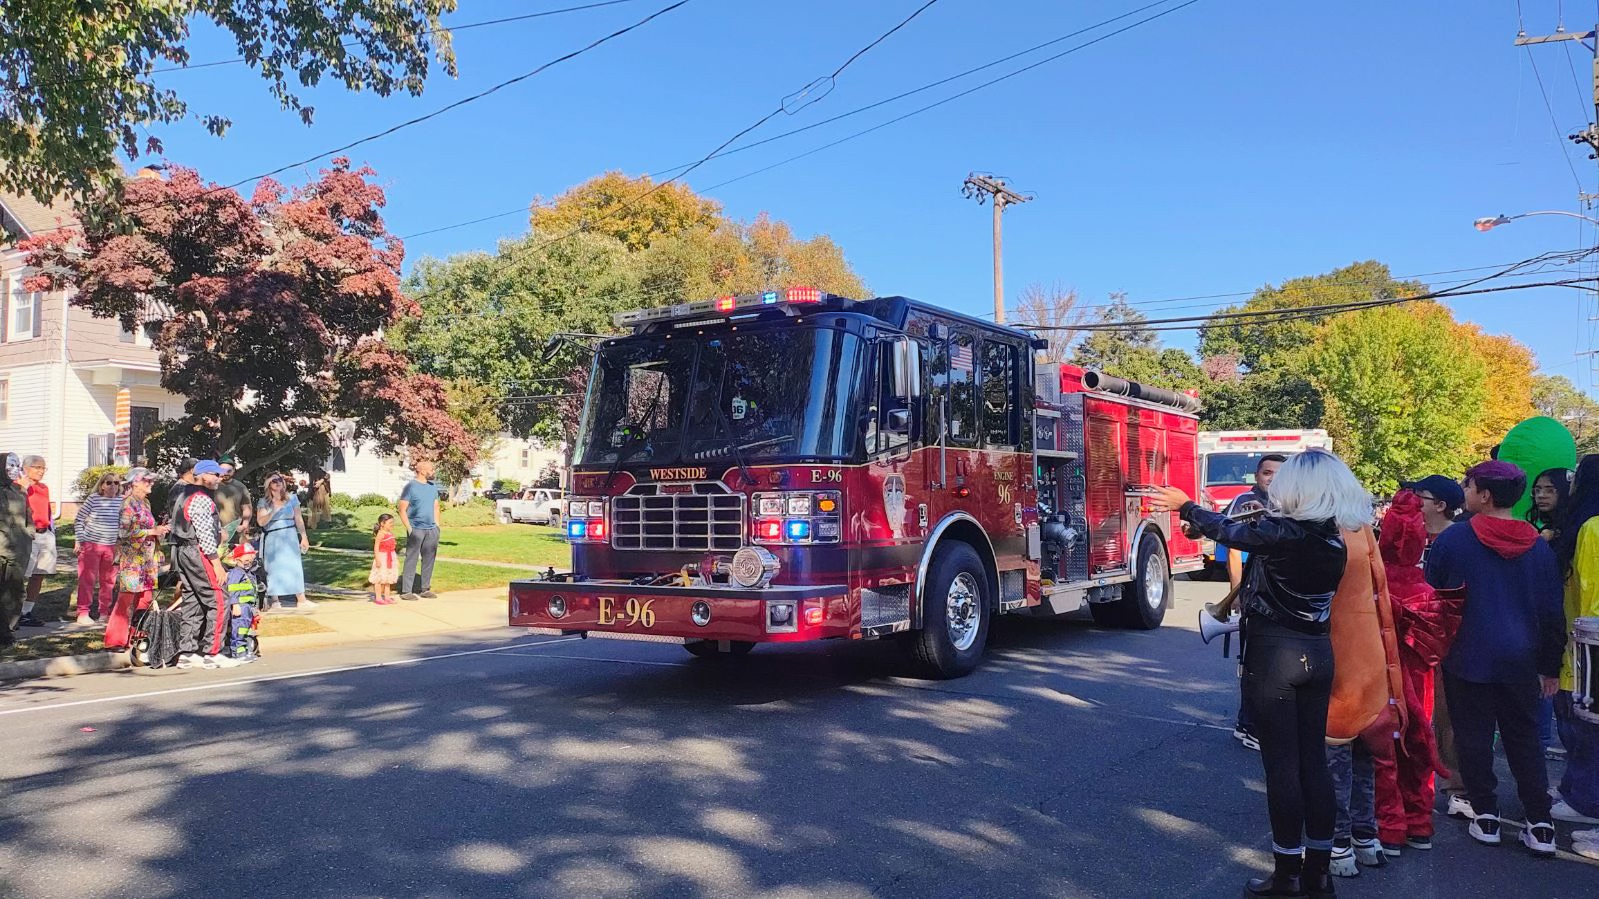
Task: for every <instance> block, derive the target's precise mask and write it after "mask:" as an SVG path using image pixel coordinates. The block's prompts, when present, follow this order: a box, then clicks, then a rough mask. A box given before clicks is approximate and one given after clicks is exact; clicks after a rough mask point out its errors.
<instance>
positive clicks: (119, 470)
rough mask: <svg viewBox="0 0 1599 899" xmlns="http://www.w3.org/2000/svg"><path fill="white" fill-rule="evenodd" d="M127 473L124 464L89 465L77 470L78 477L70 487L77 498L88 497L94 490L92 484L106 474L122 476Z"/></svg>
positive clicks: (126, 467)
mask: <svg viewBox="0 0 1599 899" xmlns="http://www.w3.org/2000/svg"><path fill="white" fill-rule="evenodd" d="M127 473H128V466H126V465H91V466H89V467H88V468H85V469H84V470H83V471H80V472H78V479H77V480H76V481H74V482H73V483H72V489H73V491H74V492H76V493H77V495H78V499H80V500H81V499H88V498H89V494H91V493H93V492H94V485H95V484H97V483H99V481H100V479H101V478H103V477H105V476H106V475H108V474H114V475H116V476H117V477H119V478H120V477H122V476H124V475H126V474H127Z"/></svg>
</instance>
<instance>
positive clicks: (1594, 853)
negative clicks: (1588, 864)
mask: <svg viewBox="0 0 1599 899" xmlns="http://www.w3.org/2000/svg"><path fill="white" fill-rule="evenodd" d="M1571 851H1572V852H1575V853H1576V854H1578V855H1580V856H1582V857H1583V858H1593V859H1599V842H1589V841H1582V840H1579V841H1576V842H1574V843H1572V844H1571Z"/></svg>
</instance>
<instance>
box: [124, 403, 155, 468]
mask: <svg viewBox="0 0 1599 899" xmlns="http://www.w3.org/2000/svg"><path fill="white" fill-rule="evenodd" d="M160 426H161V410H160V409H159V408H158V407H156V406H134V407H133V408H132V409H130V410H129V415H128V452H129V454H131V455H132V457H133V459H132V461H133V464H134V465H150V464H151V463H152V462H153V461H154V458H155V457H154V455H153V454H152V453H151V452H150V447H149V445H148V444H149V442H150V437H151V435H153V434H154V433H155V432H156V429H157V428H159V427H160Z"/></svg>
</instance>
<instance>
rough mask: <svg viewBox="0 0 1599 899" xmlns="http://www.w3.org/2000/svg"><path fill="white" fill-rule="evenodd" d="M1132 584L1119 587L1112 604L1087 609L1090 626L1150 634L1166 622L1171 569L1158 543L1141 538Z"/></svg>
mask: <svg viewBox="0 0 1599 899" xmlns="http://www.w3.org/2000/svg"><path fill="white" fill-rule="evenodd" d="M1133 571H1134V574H1135V575H1136V576H1135V577H1134V578H1133V580H1132V581H1131V582H1129V583H1127V584H1126V585H1124V586H1123V587H1122V598H1121V599H1118V600H1116V601H1115V602H1100V603H1092V604H1091V605H1089V607H1088V608H1089V611H1090V612H1091V613H1092V614H1093V616H1094V623H1096V624H1100V625H1109V626H1111V627H1125V628H1131V629H1134V630H1143V631H1147V630H1153V629H1155V628H1157V627H1160V623H1161V621H1163V620H1164V619H1165V618H1166V598H1167V597H1168V596H1170V595H1171V590H1172V576H1171V566H1170V565H1168V564H1167V562H1166V551H1165V550H1163V549H1161V546H1160V541H1159V540H1156V539H1155V538H1154V537H1145V538H1144V539H1143V540H1140V541H1139V543H1138V566H1137V567H1136V568H1135V569H1133Z"/></svg>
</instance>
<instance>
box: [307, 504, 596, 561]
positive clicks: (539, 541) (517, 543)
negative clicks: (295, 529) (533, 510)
mask: <svg viewBox="0 0 1599 899" xmlns="http://www.w3.org/2000/svg"><path fill="white" fill-rule="evenodd" d="M452 511H455V510H446V511H445V515H444V522H443V533H442V534H440V536H439V555H440V556H444V557H446V558H452V559H473V560H478V561H483V562H505V563H508V564H511V565H527V566H529V567H530V568H540V569H542V568H545V567H547V566H551V565H553V566H555V567H556V568H565V567H567V566H568V565H570V564H571V561H572V552H571V548H570V547H569V546H568V545H567V543H566V540H565V539H563V538H562V536H561V532H560V530H559V529H557V528H552V527H546V526H544V525H537V524H476V525H461V524H452V523H451V518H452V516H451V515H450V512H452ZM382 512H383V510H382V509H376V508H364V509H357V510H355V511H354V512H348V513H345V514H347V515H348V516H349V519H348V520H347V522H348V523H347V524H346V523H345V522H343V521H341V522H340V524H343V525H344V526H341V527H327V528H323V529H322V530H319V531H312V532H311V544H312V545H313V546H324V547H329V548H334V549H357V550H361V551H362V552H368V551H370V550H371V549H372V526H373V524H375V523H376V522H377V518H378V515H380V514H381V513H382ZM463 517H464V516H463ZM396 533H397V534H399V536H400V547H401V549H402V550H403V549H404V547H405V537H404V535H403V534H400V533H399V532H398V531H396ZM440 564H443V563H440Z"/></svg>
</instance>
